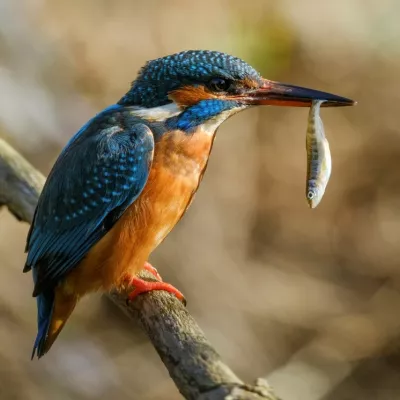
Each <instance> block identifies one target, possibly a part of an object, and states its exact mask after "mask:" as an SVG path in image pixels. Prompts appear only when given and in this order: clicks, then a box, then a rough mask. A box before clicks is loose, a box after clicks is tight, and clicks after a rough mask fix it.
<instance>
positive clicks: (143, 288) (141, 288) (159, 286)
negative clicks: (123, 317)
mask: <svg viewBox="0 0 400 400" xmlns="http://www.w3.org/2000/svg"><path fill="white" fill-rule="evenodd" d="M143 268H144V269H145V270H147V271H149V272H150V273H151V274H152V275H154V276H155V277H156V278H157V279H158V280H159V281H160V282H148V281H145V280H143V279H141V278H139V277H137V276H135V277H133V278H132V277H128V276H127V277H126V278H125V280H126V281H129V284H131V285H133V286H134V287H135V289H134V290H133V292H131V293H130V294H129V296H128V301H132V300H134V299H135V298H136V297H137V296H139V294H141V293H146V292H150V291H151V290H165V291H167V292H169V293H172V294H174V295H175V296H176V297H177V298H178V299H179V300H181V301H182V303H183V304H184V305H186V299H185V297H184V296H183V294H182V293H181V292H180V291H179V290H178V289H176V288H175V287H173V286H172V285H171V284H169V283H165V282H163V281H162V278H161V276H160V274H159V273H158V272H157V270H156V269H155V268H154V267H153V266H152V265H151V264H149V263H148V262H146V263H145V264H144V267H143Z"/></svg>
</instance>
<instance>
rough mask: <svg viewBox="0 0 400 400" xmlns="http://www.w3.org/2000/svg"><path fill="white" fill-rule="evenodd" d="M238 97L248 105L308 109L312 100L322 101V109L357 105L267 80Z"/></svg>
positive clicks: (334, 96) (343, 98)
mask: <svg viewBox="0 0 400 400" xmlns="http://www.w3.org/2000/svg"><path fill="white" fill-rule="evenodd" d="M238 97H239V98H240V101H241V102H243V103H245V104H248V105H275V106H288V107H290V106H291V107H310V106H311V103H312V101H313V100H324V103H322V105H321V106H322V107H342V106H353V105H355V104H357V103H356V102H355V101H353V100H350V99H346V98H345V97H340V96H336V95H335V94H331V93H325V92H320V91H319V90H314V89H308V88H304V87H300V86H294V85H288V84H285V83H280V82H274V81H269V80H267V79H265V80H264V84H263V85H262V86H261V87H260V88H258V89H255V90H253V91H251V92H247V93H246V94H244V95H243V96H238Z"/></svg>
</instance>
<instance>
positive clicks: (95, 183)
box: [24, 110, 154, 295]
mask: <svg viewBox="0 0 400 400" xmlns="http://www.w3.org/2000/svg"><path fill="white" fill-rule="evenodd" d="M108 113H109V115H105V114H101V115H100V116H98V117H96V118H94V119H93V120H92V122H91V124H90V125H89V126H87V127H86V129H85V130H84V131H82V132H81V134H80V135H78V136H75V138H74V140H73V141H72V142H70V143H69V144H68V146H67V148H66V149H65V150H64V151H63V152H62V153H61V155H60V157H59V159H58V160H57V162H56V163H55V165H54V167H53V169H52V171H51V173H50V175H49V177H48V179H47V181H46V184H45V187H44V189H43V192H42V195H41V197H40V199H39V203H38V208H37V212H36V214H35V218H34V221H33V224H32V227H31V231H30V234H29V237H28V244H27V250H28V258H27V263H26V266H25V269H24V270H25V271H27V270H29V269H30V268H31V267H33V268H36V269H37V279H36V282H35V291H34V294H35V295H37V294H39V293H40V292H41V291H43V290H44V289H45V288H47V287H49V286H50V287H52V286H54V284H56V282H57V281H58V280H59V279H60V278H62V277H63V276H64V274H65V273H66V272H68V270H70V269H71V268H73V267H74V266H75V265H76V264H77V263H78V262H79V261H80V260H81V259H82V257H83V256H84V255H85V254H86V253H87V252H88V250H89V249H90V248H91V247H92V246H93V244H94V243H96V242H97V241H98V240H99V239H100V238H101V237H103V236H104V234H105V233H106V232H107V231H108V230H109V229H110V228H111V227H112V225H113V224H114V223H115V222H116V221H117V220H118V218H119V217H120V216H121V215H122V213H123V212H124V211H125V209H126V208H127V207H128V206H129V205H130V204H131V203H132V202H133V201H134V200H135V199H136V198H137V196H138V195H139V194H140V192H141V190H142V189H143V187H144V185H145V183H146V181H147V177H148V174H149V168H150V165H151V161H152V154H153V149H154V139H153V135H152V132H151V130H150V129H149V128H148V127H147V126H146V125H144V124H136V125H132V126H129V125H127V126H124V124H123V116H122V114H121V113H118V112H117V113H116V112H115V111H114V110H112V111H111V112H109V111H108Z"/></svg>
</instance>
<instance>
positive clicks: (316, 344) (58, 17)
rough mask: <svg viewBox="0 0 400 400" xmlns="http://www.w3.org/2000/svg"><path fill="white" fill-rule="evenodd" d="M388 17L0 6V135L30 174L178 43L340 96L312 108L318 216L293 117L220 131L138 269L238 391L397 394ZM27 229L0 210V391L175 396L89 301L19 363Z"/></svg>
mask: <svg viewBox="0 0 400 400" xmlns="http://www.w3.org/2000/svg"><path fill="white" fill-rule="evenodd" d="M399 13H400V2H398V1H395V0H392V1H390V0H381V1H379V2H377V1H372V0H369V1H368V0H335V1H334V2H333V1H330V2H328V1H324V2H322V1H320V0H302V1H301V2H300V1H296V2H295V1H289V0H280V1H279V2H278V1H273V0H249V1H245V2H244V1H241V0H229V1H228V0H225V1H224V0H203V1H201V2H194V1H191V2H187V1H183V0H182V1H181V0H169V1H168V2H167V1H156V0H147V1H133V0H85V1H81V0H70V1H61V0H59V1H54V0H53V1H51V0H19V1H15V0H0V136H1V137H3V138H5V139H7V140H8V141H9V142H10V143H11V144H12V145H13V146H15V147H16V148H17V149H18V150H19V151H21V152H22V153H23V154H24V155H25V156H26V157H27V158H28V159H29V160H30V161H31V162H32V163H33V164H34V165H35V166H36V167H37V168H39V169H40V170H41V171H42V172H43V173H44V174H47V173H48V172H49V170H50V168H51V166H52V164H53V163H54V161H55V160H56V157H57V156H58V154H59V152H60V150H61V148H62V147H63V146H64V145H65V144H66V142H67V141H68V139H69V138H70V137H71V136H72V135H73V134H74V133H75V132H76V131H77V130H78V129H79V128H80V127H81V126H82V125H83V124H84V123H85V122H86V121H87V120H88V119H89V118H91V117H92V116H93V115H94V114H95V113H97V112H98V111H100V110H101V109H102V108H104V107H106V106H107V105H109V104H113V103H115V102H116V101H118V100H119V99H120V98H121V96H122V95H123V94H124V93H125V92H126V91H127V90H128V88H129V85H130V82H131V81H132V80H133V79H134V78H135V76H136V72H137V70H138V69H139V68H140V67H141V66H142V65H143V64H144V63H145V61H146V60H149V59H154V58H157V57H160V56H163V55H167V54H170V53H174V52H178V51H181V50H188V49H212V50H220V51H224V52H228V53H231V54H234V55H236V56H239V57H241V58H243V59H245V60H246V61H248V62H249V63H250V64H252V65H253V66H255V67H256V68H257V69H258V70H259V71H260V72H261V73H262V74H263V75H264V76H265V77H267V78H269V79H273V80H279V81H283V82H287V83H292V84H297V85H301V86H308V87H312V88H315V89H319V90H323V91H327V92H332V93H335V94H338V95H342V96H345V97H350V98H353V99H355V100H357V101H358V102H359V104H358V105H357V106H356V107H349V108H339V109H324V110H323V111H322V117H323V121H324V124H325V129H326V134H327V137H328V139H329V142H330V146H331V152H332V159H333V173H332V176H331V180H330V183H329V185H328V188H327V191H326V193H325V197H324V199H323V200H322V202H321V204H320V205H319V207H318V208H317V209H315V210H310V209H309V208H308V206H307V203H306V200H305V174H306V153H305V131H306V125H307V115H308V109H296V108H278V107H266V108H260V109H252V110H249V111H246V112H244V113H240V114H238V115H236V116H234V117H233V118H231V119H230V120H229V121H227V122H226V123H224V124H223V125H222V127H221V128H220V130H219V132H218V136H217V140H216V143H215V146H214V149H213V153H212V157H211V160H210V163H209V167H208V171H207V173H206V175H205V178H204V180H203V183H202V185H201V188H200V190H199V192H198V194H197V196H196V201H195V202H194V203H193V205H192V206H191V208H190V211H189V212H188V213H187V214H186V216H185V217H184V218H183V220H182V221H181V222H180V223H179V225H178V226H177V227H176V228H175V230H174V231H173V232H172V233H171V234H170V235H169V237H168V238H167V240H166V241H165V242H164V243H163V244H162V245H161V246H160V247H159V249H157V251H156V252H155V253H154V254H153V255H152V257H151V261H152V262H153V264H154V265H155V266H156V267H157V268H158V269H159V271H160V273H161V274H162V276H163V277H164V279H165V280H166V281H168V282H171V283H173V284H174V285H175V286H176V287H178V288H179V289H181V290H182V291H183V293H185V295H186V298H187V300H188V308H189V311H190V312H191V313H192V314H193V315H194V317H195V318H196V319H197V321H198V322H199V324H200V326H201V327H202V328H203V329H204V331H205V333H206V335H207V337H208V338H209V340H210V341H211V342H212V343H213V345H214V346H215V348H216V349H217V350H218V351H219V352H220V354H221V356H222V358H223V359H224V360H225V361H226V362H227V363H228V364H229V365H230V367H231V368H232V369H233V370H234V371H235V372H236V373H237V374H238V375H239V376H240V377H241V378H242V379H244V380H246V381H249V382H250V381H252V380H253V379H254V378H256V377H264V378H267V379H268V380H269V382H270V383H271V384H272V385H273V386H274V388H275V390H276V392H277V393H278V394H279V395H280V396H281V397H282V398H283V399H284V400H349V399H351V400H358V399H360V400H361V399H362V400H369V399H371V400H372V399H373V400H392V399H398V398H400V265H399V262H398V259H399V255H400V246H399V244H400V242H399V239H398V238H399V236H400V173H399V160H400V129H399V123H400V74H399V70H400V24H399V23H398V16H399ZM27 231H28V226H27V225H26V224H23V223H20V222H17V221H16V220H15V219H14V218H13V217H12V216H11V215H9V214H8V212H7V211H6V210H5V209H3V210H2V211H0V260H1V268H0V398H1V399H15V400H19V399H24V400H38V399H42V400H46V399H54V398H56V399H57V400H64V399H74V400H89V399H111V398H118V399H119V400H124V399H144V400H153V399H154V400H156V399H167V400H168V399H171V400H173V399H180V398H181V397H180V395H179V393H178V391H177V389H176V388H175V386H174V384H173V383H172V381H171V380H170V378H169V376H168V373H167V371H166V370H165V368H164V366H163V364H162V363H161V361H160V360H159V358H158V356H157V354H156V353H155V351H154V349H153V348H152V346H151V345H150V344H149V342H148V340H147V338H146V337H145V336H144V335H143V334H142V332H141V331H140V330H139V329H138V327H137V326H135V325H134V324H133V323H132V322H131V321H127V320H126V318H125V316H124V315H122V314H121V313H120V312H119V310H117V309H116V308H115V307H114V306H113V305H112V304H110V303H109V301H108V300H107V299H104V298H102V297H101V296H99V295H93V296H91V297H90V298H87V299H85V300H84V301H82V302H81V303H80V305H79V306H78V308H77V309H76V310H75V312H74V314H73V316H72V318H71V319H70V320H69V322H68V324H67V326H66V328H65V329H64V331H63V332H62V334H61V336H60V337H59V339H58V341H57V342H56V344H55V345H54V347H53V348H52V351H51V352H50V353H49V354H48V355H47V356H46V357H44V358H43V359H41V360H40V362H37V361H34V362H31V361H30V354H31V348H32V344H33V340H34V337H35V335H36V305H35V301H34V300H33V299H32V297H31V290H32V281H31V276H30V275H29V274H28V275H23V274H22V267H23V264H24V261H25V256H24V252H23V250H24V245H25V238H26V234H27Z"/></svg>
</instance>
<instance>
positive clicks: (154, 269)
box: [143, 262, 162, 282]
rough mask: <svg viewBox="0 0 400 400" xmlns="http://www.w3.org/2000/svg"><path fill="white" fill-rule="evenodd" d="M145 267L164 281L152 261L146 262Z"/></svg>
mask: <svg viewBox="0 0 400 400" xmlns="http://www.w3.org/2000/svg"><path fill="white" fill-rule="evenodd" d="M143 269H145V270H146V271H149V272H150V273H151V274H152V275H154V276H155V277H156V279H158V280H159V281H161V282H162V278H161V275H160V274H159V273H158V271H157V269H156V268H154V267H153V266H152V265H151V264H150V263H148V262H145V263H144V267H143Z"/></svg>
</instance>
